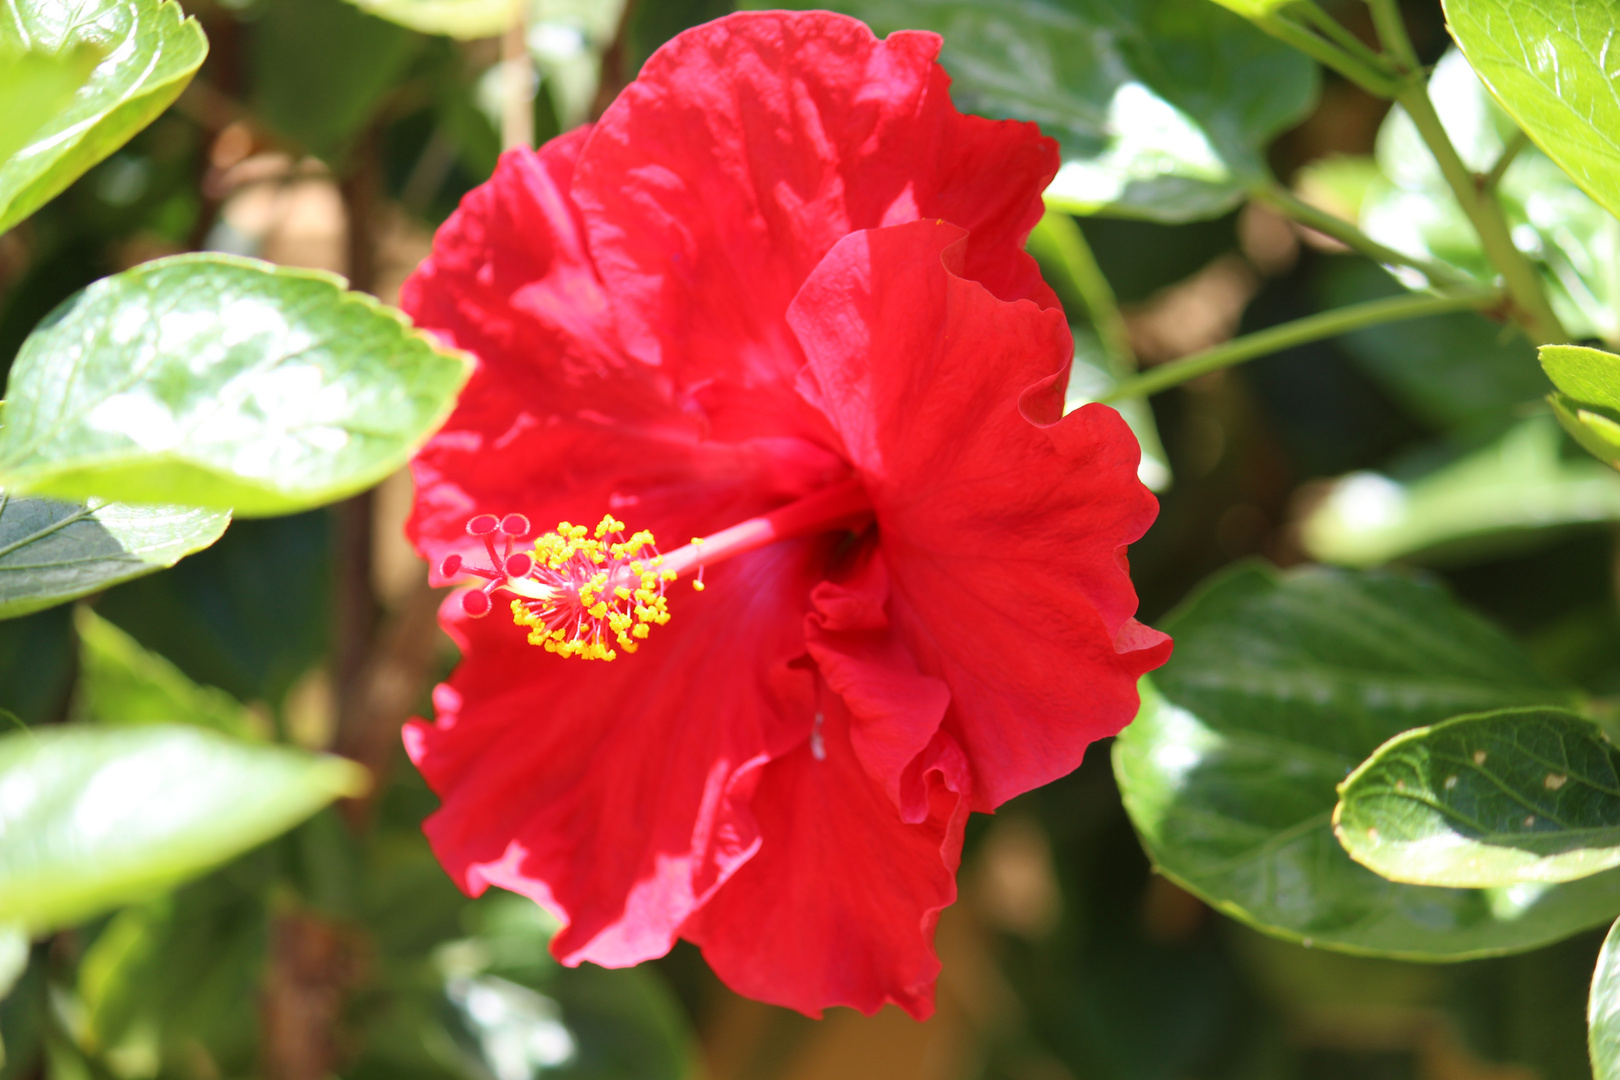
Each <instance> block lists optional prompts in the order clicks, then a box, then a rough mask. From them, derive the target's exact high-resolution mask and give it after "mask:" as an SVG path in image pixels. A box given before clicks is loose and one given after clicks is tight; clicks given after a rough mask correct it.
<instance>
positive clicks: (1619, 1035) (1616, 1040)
mask: <svg viewBox="0 0 1620 1080" xmlns="http://www.w3.org/2000/svg"><path fill="white" fill-rule="evenodd" d="M1586 1033H1587V1034H1586V1046H1587V1050H1588V1051H1589V1052H1590V1053H1591V1055H1592V1078H1593V1080H1620V922H1616V923H1615V924H1614V925H1613V926H1611V927H1609V936H1608V937H1606V938H1604V939H1603V951H1602V952H1600V953H1598V961H1597V969H1596V970H1595V971H1593V972H1592V994H1591V997H1590V999H1589V1000H1588V1002H1587V1006H1586Z"/></svg>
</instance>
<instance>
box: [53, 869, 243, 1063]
mask: <svg viewBox="0 0 1620 1080" xmlns="http://www.w3.org/2000/svg"><path fill="white" fill-rule="evenodd" d="M250 860H251V857H250ZM250 860H244V862H247V861H250ZM258 870H259V868H258V867H257V866H245V865H244V863H243V862H238V863H235V864H232V865H231V866H230V867H228V868H227V869H226V870H224V871H222V872H221V873H218V874H214V875H211V876H209V877H207V878H204V879H203V880H201V881H197V882H193V883H192V884H190V885H187V886H185V887H183V888H180V889H176V890H175V891H174V892H172V893H169V894H167V895H164V896H161V897H158V898H156V899H153V900H150V901H148V902H146V903H144V904H139V905H136V906H134V907H131V908H128V909H126V910H124V911H122V912H119V913H118V914H117V915H115V916H114V917H113V918H112V920H111V921H110V922H109V923H108V924H107V926H106V928H105V929H103V930H102V931H101V933H100V934H99V935H97V937H96V939H95V942H94V944H93V945H91V946H90V948H89V949H88V950H86V952H85V954H84V958H83V960H82V961H81V962H80V964H79V969H78V985H77V989H78V997H79V1001H80V1003H82V1005H83V1009H84V1013H83V1016H84V1025H85V1039H86V1042H88V1043H89V1044H90V1045H92V1046H94V1047H96V1049H97V1050H98V1052H99V1053H100V1055H101V1056H102V1058H103V1060H105V1061H106V1062H107V1063H108V1064H109V1065H111V1066H112V1068H113V1070H114V1071H115V1072H116V1073H117V1074H118V1075H121V1076H157V1075H162V1076H195V1075H196V1074H197V1072H198V1071H200V1070H199V1069H198V1061H199V1058H204V1059H205V1060H207V1061H209V1063H210V1064H212V1065H213V1066H214V1068H215V1069H217V1070H218V1072H216V1073H215V1075H218V1074H219V1073H224V1075H227V1076H246V1075H251V1070H252V1069H253V1066H254V1065H255V1064H256V1062H255V1060H254V1058H255V1049H256V1047H255V1043H256V1041H257V1034H258V1032H257V1027H258V1025H257V1022H256V1021H257V1019H258V1017H257V1015H256V1014H255V1012H254V1010H251V1009H247V1008H244V1007H243V1002H247V1001H252V1000H254V998H255V997H256V996H257V995H258V994H259V992H260V988H261V981H262V980H263V978H264V968H265V960H266V956H265V953H266V948H265V947H266V944H267V938H268V936H269V934H268V925H269V911H268V910H267V908H268V904H267V903H266V898H265V896H264V895H263V893H264V892H266V891H267V890H266V889H264V888H263V886H262V885H261V883H260V882H259V881H258V880H257V879H258V878H260V877H261V876H262V877H268V875H265V874H262V873H255V871H258Z"/></svg>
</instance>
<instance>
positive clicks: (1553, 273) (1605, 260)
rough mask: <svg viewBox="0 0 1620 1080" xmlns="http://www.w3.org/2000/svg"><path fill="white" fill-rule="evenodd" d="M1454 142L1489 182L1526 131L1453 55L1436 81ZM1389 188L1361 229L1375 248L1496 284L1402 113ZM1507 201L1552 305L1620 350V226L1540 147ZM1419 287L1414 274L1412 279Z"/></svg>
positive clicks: (1531, 152) (1388, 166) (1509, 185)
mask: <svg viewBox="0 0 1620 1080" xmlns="http://www.w3.org/2000/svg"><path fill="white" fill-rule="evenodd" d="M1428 92H1429V97H1430V99H1431V100H1432V101H1433V102H1434V107H1435V111H1436V112H1437V113H1438V114H1439V116H1440V120H1441V122H1442V124H1443V125H1444V126H1445V129H1446V133H1447V134H1448V135H1449V136H1450V138H1451V141H1452V142H1453V144H1454V145H1455V146H1456V148H1457V152H1458V154H1459V155H1460V156H1461V157H1462V159H1463V162H1464V164H1466V165H1467V166H1468V167H1469V168H1470V169H1471V170H1473V171H1475V172H1478V173H1488V172H1490V171H1491V169H1492V168H1493V167H1494V165H1495V164H1496V162H1497V161H1498V160H1499V158H1500V157H1501V155H1502V153H1503V151H1504V150H1505V149H1506V148H1507V146H1508V145H1509V143H1510V141H1511V140H1512V139H1513V138H1514V136H1515V133H1516V132H1517V128H1516V127H1515V126H1514V124H1513V120H1512V118H1510V117H1509V116H1508V115H1507V114H1506V113H1504V112H1502V110H1501V109H1500V108H1499V107H1498V106H1497V105H1496V103H1495V102H1494V101H1492V100H1491V98H1490V95H1489V94H1487V93H1486V91H1485V88H1484V87H1483V86H1482V85H1481V84H1480V81H1479V79H1478V78H1477V77H1475V75H1474V72H1473V70H1472V69H1471V68H1470V67H1469V66H1468V61H1467V60H1466V59H1465V58H1464V56H1463V54H1462V53H1459V52H1457V51H1455V50H1453V51H1451V52H1448V53H1447V54H1446V55H1445V56H1444V57H1442V58H1441V60H1440V63H1439V64H1438V65H1436V67H1435V70H1434V75H1433V77H1432V78H1431V79H1430V82H1429V88H1428ZM1377 159H1378V165H1379V168H1380V169H1381V171H1382V172H1383V174H1384V179H1383V180H1382V181H1380V182H1378V183H1376V184H1374V185H1373V187H1372V188H1371V189H1370V190H1369V191H1368V193H1367V197H1366V199H1365V200H1364V201H1363V203H1362V207H1361V226H1362V228H1363V230H1365V231H1366V233H1367V234H1368V235H1369V236H1371V237H1372V238H1373V239H1375V240H1378V241H1380V242H1381V243H1384V244H1386V245H1388V246H1390V247H1392V248H1395V249H1396V250H1398V251H1402V252H1406V253H1408V254H1411V255H1414V256H1417V257H1419V258H1425V259H1430V260H1433V261H1438V262H1443V263H1446V264H1448V265H1450V266H1452V267H1454V268H1456V269H1457V270H1460V271H1462V272H1463V273H1465V274H1469V275H1472V276H1474V277H1475V278H1478V279H1479V280H1480V281H1481V282H1482V283H1483V282H1489V281H1493V280H1495V278H1496V268H1495V266H1494V265H1493V264H1492V263H1491V261H1490V260H1489V259H1488V258H1486V256H1485V252H1484V249H1483V248H1482V247H1481V246H1480V243H1479V237H1478V235H1477V233H1476V232H1475V231H1474V228H1473V226H1472V225H1471V224H1470V223H1469V221H1468V218H1467V217H1466V215H1464V213H1463V211H1462V208H1461V207H1460V206H1458V205H1457V202H1456V199H1455V197H1454V196H1453V195H1452V193H1451V189H1450V187H1449V185H1447V184H1446V182H1445V179H1444V177H1443V176H1442V175H1441V173H1440V167H1439V166H1438V165H1437V164H1436V163H1435V161H1434V156H1433V155H1432V154H1431V153H1429V150H1428V148H1427V146H1426V145H1425V144H1424V142H1423V140H1422V138H1421V137H1420V136H1419V134H1418V132H1417V128H1416V127H1415V125H1413V123H1412V121H1411V118H1410V117H1408V116H1407V115H1406V113H1405V111H1404V110H1402V109H1401V108H1400V107H1399V106H1397V107H1395V108H1394V109H1392V110H1391V111H1390V114H1389V117H1388V118H1387V119H1386V120H1385V121H1384V125H1383V127H1382V128H1381V129H1380V131H1379V134H1378V154H1377ZM1497 194H1498V197H1499V200H1500V202H1501V204H1502V210H1503V213H1504V214H1505V216H1506V218H1507V221H1508V224H1509V226H1510V227H1511V228H1512V230H1513V237H1514V243H1515V244H1516V245H1517V246H1518V247H1519V248H1520V249H1521V250H1523V251H1524V252H1525V253H1526V254H1528V255H1529V256H1530V257H1531V258H1532V260H1534V261H1535V262H1536V263H1537V264H1538V265H1539V267H1540V271H1541V274H1542V277H1543V282H1544V285H1545V287H1546V289H1547V294H1548V299H1549V300H1550V302H1551V303H1552V306H1553V308H1554V310H1555V311H1556V312H1557V314H1558V317H1559V318H1560V319H1561V320H1562V321H1563V322H1564V324H1565V325H1566V326H1567V327H1568V328H1569V331H1570V333H1571V334H1573V335H1575V336H1576V337H1601V338H1604V339H1606V340H1609V341H1620V305H1617V304H1616V303H1615V298H1616V297H1620V220H1616V219H1615V217H1614V215H1612V214H1610V213H1608V212H1607V211H1606V210H1604V209H1603V207H1601V206H1599V205H1598V204H1597V203H1595V202H1593V201H1592V200H1591V199H1590V198H1588V197H1587V196H1586V194H1585V193H1583V192H1582V191H1581V190H1580V188H1579V187H1577V186H1576V185H1575V183H1574V182H1573V181H1571V180H1570V178H1569V177H1568V176H1567V175H1566V174H1565V173H1564V172H1563V171H1562V170H1561V169H1559V168H1558V166H1557V165H1555V164H1554V163H1553V162H1552V161H1551V160H1549V159H1548V158H1547V156H1546V155H1544V154H1542V153H1541V152H1540V151H1539V150H1537V149H1535V148H1534V147H1532V148H1529V149H1527V150H1525V151H1523V152H1522V153H1520V154H1519V155H1518V156H1517V157H1516V158H1514V159H1513V162H1512V164H1511V165H1509V166H1508V168H1507V171H1506V172H1505V173H1504V174H1503V176H1502V179H1501V183H1500V185H1499V186H1498V188H1497ZM1402 276H1403V278H1409V275H1408V272H1402Z"/></svg>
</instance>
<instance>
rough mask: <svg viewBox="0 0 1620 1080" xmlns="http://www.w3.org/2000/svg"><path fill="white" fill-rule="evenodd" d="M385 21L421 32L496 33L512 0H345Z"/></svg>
mask: <svg viewBox="0 0 1620 1080" xmlns="http://www.w3.org/2000/svg"><path fill="white" fill-rule="evenodd" d="M349 2H350V3H352V4H354V5H355V6H356V7H358V8H360V9H361V10H362V11H368V12H370V13H371V14H373V15H376V16H378V17H380V18H384V19H387V20H388V21H389V22H396V23H398V24H399V25H401V26H406V27H409V28H410V29H412V30H419V31H421V32H422V33H424V34H448V35H449V36H450V37H455V38H483V37H496V36H497V35H499V34H500V32H501V31H502V30H505V29H506V28H507V26H508V25H510V24H511V22H512V13H513V11H514V10H515V9H516V7H517V4H516V3H515V2H514V0H349Z"/></svg>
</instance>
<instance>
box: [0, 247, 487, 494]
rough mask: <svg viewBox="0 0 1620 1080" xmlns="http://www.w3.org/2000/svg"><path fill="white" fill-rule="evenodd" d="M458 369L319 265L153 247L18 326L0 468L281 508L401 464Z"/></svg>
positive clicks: (23, 477) (38, 484)
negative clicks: (133, 263)
mask: <svg viewBox="0 0 1620 1080" xmlns="http://www.w3.org/2000/svg"><path fill="white" fill-rule="evenodd" d="M467 371H468V369H467V365H466V363H465V361H464V360H462V358H460V357H459V356H455V355H452V354H449V353H445V352H442V351H440V350H438V349H436V348H435V347H434V346H433V345H432V344H430V343H429V342H428V340H427V339H426V338H425V337H423V336H422V335H420V334H418V333H416V332H415V331H413V330H412V329H411V328H410V327H409V325H408V324H407V323H406V322H405V321H404V319H403V318H402V317H401V316H399V315H398V314H397V313H396V312H393V311H392V310H391V309H388V308H384V307H383V306H382V305H381V304H378V303H377V302H376V301H375V300H372V299H371V298H370V297H367V296H363V295H361V294H359V293H351V292H345V291H343V288H342V282H341V281H340V280H339V279H337V278H335V277H332V276H331V275H328V274H322V273H318V272H315V271H308V270H292V269H286V268H278V267H272V266H270V265H269V264H267V263H259V262H255V261H253V260H249V259H239V258H234V257H231V256H224V255H180V256H175V257H173V258H168V259H160V260H157V261H155V262H150V263H146V264H144V265H142V266H139V267H137V268H135V269H133V270H127V271H125V272H124V273H122V274H119V275H117V276H116V277H111V278H107V279H105V280H103V281H99V282H97V283H96V284H94V285H92V286H90V288H88V289H86V290H84V292H82V293H80V294H79V295H78V296H77V297H76V298H75V299H73V300H71V301H69V302H68V303H66V304H64V305H63V306H62V307H61V308H59V309H58V310H57V312H56V313H55V314H54V315H53V316H52V317H51V318H50V319H48V320H47V321H46V323H45V324H44V325H43V326H41V327H40V328H39V329H38V330H36V331H35V332H34V333H33V334H32V335H31V336H30V337H29V339H28V340H27V341H26V342H25V343H24V344H23V348H22V351H21V352H20V353H19V354H18V357H17V361H16V363H15V365H14V366H13V367H12V370H11V377H10V380H9V382H8V385H7V394H6V396H7V399H8V400H7V402H6V405H5V413H4V416H5V427H4V429H3V430H0V474H3V475H4V477H5V480H6V482H7V484H8V485H9V486H10V487H11V488H12V489H13V490H19V491H23V490H26V491H28V492H30V493H36V494H44V495H52V496H62V497H67V498H91V497H112V496H113V495H117V496H118V497H120V498H123V499H129V500H134V501H142V502H176V501H180V502H184V503H186V504H188V505H192V506H212V507H218V508H229V507H235V508H236V509H237V512H238V513H240V514H242V515H244V516H253V515H264V514H285V513H291V512H293V511H295V510H301V509H305V508H307V507H311V506H318V505H320V504H322V503H326V502H331V501H333V500H335V499H338V498H341V497H343V496H345V495H348V494H350V493H352V492H355V491H359V490H361V489H363V488H366V487H369V486H371V485H372V484H374V483H376V482H377V481H379V480H381V479H382V478H383V477H384V476H387V475H388V474H389V473H391V472H393V471H394V470H396V469H398V468H399V467H400V466H401V465H402V464H404V462H405V460H406V459H407V458H409V457H410V455H411V453H412V452H413V451H414V450H415V449H416V447H417V446H419V445H420V444H421V442H422V441H423V440H424V439H426V438H427V436H428V435H429V434H431V433H432V432H433V430H434V429H435V428H437V426H438V425H439V424H440V423H442V422H443V419H444V417H445V416H446V415H448V413H449V410H450V408H451V406H452V405H453V404H454V402H455V395H456V393H457V391H459V389H460V388H461V384H462V382H463V381H465V379H466V377H467Z"/></svg>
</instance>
